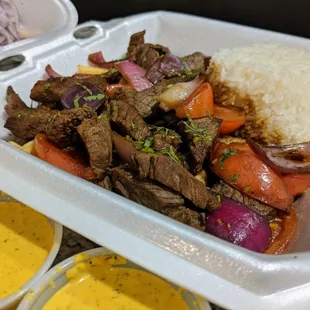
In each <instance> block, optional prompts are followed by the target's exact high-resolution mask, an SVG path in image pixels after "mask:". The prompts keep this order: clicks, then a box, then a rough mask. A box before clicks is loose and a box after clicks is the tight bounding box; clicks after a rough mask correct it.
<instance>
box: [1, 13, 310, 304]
mask: <svg viewBox="0 0 310 310" xmlns="http://www.w3.org/2000/svg"><path fill="white" fill-rule="evenodd" d="M84 27H91V28H89V29H92V30H95V31H92V34H93V35H92V36H91V37H89V38H85V39H74V37H73V36H72V35H67V36H65V37H60V38H57V39H55V40H53V41H52V42H50V43H49V44H46V45H41V46H37V47H33V48H31V49H29V50H27V51H25V52H24V53H23V54H24V56H25V57H26V62H24V63H23V64H22V65H21V66H19V67H18V68H16V69H14V70H12V71H7V72H4V73H3V74H2V73H1V75H0V92H1V95H0V107H1V111H3V105H4V102H5V101H4V93H5V89H6V87H7V86H8V85H11V84H12V85H14V87H15V90H16V91H17V92H18V93H19V94H20V95H21V97H22V99H24V100H25V101H26V102H27V103H29V104H30V100H29V92H30V89H31V87H32V86H33V84H34V83H35V82H36V81H37V80H38V79H39V78H41V77H42V76H43V73H44V67H45V66H46V65H47V64H49V63H50V64H51V65H52V66H53V68H54V69H55V70H56V71H59V72H60V73H62V74H68V75H69V74H70V75H71V74H72V73H74V72H75V71H76V68H77V64H80V63H81V64H86V60H87V55H88V54H89V53H91V52H95V51H97V50H103V52H104V56H105V58H106V59H107V60H110V59H115V58H117V57H119V56H122V55H123V53H124V52H125V51H126V47H127V44H128V40H129V37H130V35H131V34H132V33H134V32H136V31H139V30H142V29H147V35H146V40H147V41H148V42H156V43H160V44H163V45H167V46H169V47H170V49H171V50H172V52H173V53H176V54H178V55H186V54H189V53H191V52H194V51H202V52H204V53H205V54H207V55H211V54H212V53H214V52H215V51H216V50H217V49H218V48H220V47H233V46H237V45H243V44H248V43H252V42H257V41H260V42H262V41H264V42H273V43H275V42H276V43H281V42H282V43H285V44H287V45H290V46H303V47H307V46H309V41H308V40H306V39H302V38H298V37H292V36H288V35H282V34H277V33H273V32H267V31H263V30H258V29H252V28H248V27H243V26H237V25H233V24H229V23H223V22H218V21H213V20H209V19H204V18H199V17H193V16H189V15H184V14H177V13H170V12H153V13H147V14H142V15H136V16H132V17H128V18H125V19H117V20H112V21H110V22H107V23H100V22H89V23H86V24H83V25H80V26H79V28H84ZM1 113H2V114H1V116H2V117H1V119H0V128H1V129H0V136H1V138H8V133H7V132H6V131H5V130H4V129H3V124H4V119H5V115H4V112H1ZM0 169H1V177H0V188H1V189H2V190H4V191H5V192H7V193H8V194H10V195H12V196H14V197H15V198H17V199H19V200H21V201H22V202H24V203H26V204H28V205H31V206H32V207H33V208H35V209H36V210H38V211H40V212H42V213H44V214H46V215H47V216H49V217H50V218H52V219H55V220H57V221H59V222H60V223H62V224H63V225H65V226H67V227H69V228H71V229H73V230H75V231H77V232H78V233H80V234H82V235H84V236H86V237H87V238H89V239H91V240H92V241H94V242H96V243H97V244H100V245H103V246H105V247H107V248H109V249H110V250H112V251H115V252H116V253H119V254H120V255H123V256H125V257H127V258H128V259H129V260H132V261H134V262H135V263H137V264H139V265H141V266H142V267H145V268H147V269H149V270H150V271H153V272H155V273H157V274H159V275H160V276H162V277H164V278H167V279H168V280H170V281H172V282H174V283H176V284H178V285H180V286H183V287H185V288H186V289H188V290H190V291H193V292H195V293H197V294H200V295H201V296H203V297H206V298H207V299H208V300H210V301H213V302H215V303H217V304H219V305H221V306H223V307H226V308H229V309H238V310H239V309H250V308H251V309H292V308H294V309H309V306H310V294H309V290H310V266H309V261H310V253H309V252H306V251H307V250H310V243H309V240H307V239H305V237H304V236H306V235H309V236H310V233H308V231H306V226H303V227H302V231H300V234H299V237H298V242H297V247H296V248H298V250H299V251H301V250H303V251H305V252H304V253H298V254H296V253H292V254H287V255H282V256H266V255H262V254H256V253H252V252H249V251H247V250H245V249H242V248H238V247H236V246H234V245H232V244H229V243H227V242H225V241H222V240H220V239H218V238H215V237H213V236H211V235H208V234H205V233H202V232H200V231H197V230H195V229H193V228H190V227H187V226H185V225H183V224H181V223H178V222H175V221H173V220H171V219H169V218H167V217H165V216H163V215H161V214H158V213H156V212H154V211H152V210H149V209H146V208H144V207H142V206H140V205H138V204H136V203H134V202H131V201H129V200H127V199H125V198H123V197H120V196H118V195H116V194H114V193H111V192H108V191H106V190H104V189H102V188H99V187H97V186H96V185H93V184H91V183H88V182H86V181H84V180H82V179H79V178H77V177H75V176H71V175H69V174H67V173H65V172H64V171H61V170H59V169H57V168H55V167H52V166H50V165H49V164H47V163H44V162H42V161H40V160H38V159H37V158H35V157H33V156H31V155H28V154H26V153H23V152H22V151H20V150H19V149H16V148H14V147H12V146H10V145H8V144H7V143H6V142H3V141H0ZM307 210H309V208H308V209H307ZM307 210H306V212H307ZM308 213H310V211H308ZM304 216H305V218H306V217H307V216H310V214H308V215H307V214H306V213H305V214H304Z"/></svg>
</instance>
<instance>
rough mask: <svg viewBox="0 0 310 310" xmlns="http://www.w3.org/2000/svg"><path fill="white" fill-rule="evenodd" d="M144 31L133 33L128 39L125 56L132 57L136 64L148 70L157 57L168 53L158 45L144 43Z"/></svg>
mask: <svg viewBox="0 0 310 310" xmlns="http://www.w3.org/2000/svg"><path fill="white" fill-rule="evenodd" d="M144 35H145V30H144V31H140V32H137V33H134V34H133V35H132V36H131V37H130V41H129V47H128V50H127V55H128V56H132V55H134V60H135V61H136V63H137V64H138V65H139V66H141V67H143V68H144V69H146V70H148V69H149V68H150V67H151V65H152V64H153V63H154V62H155V61H156V59H157V58H158V57H160V56H161V55H164V54H166V53H169V49H168V48H167V47H165V46H162V45H159V44H150V43H145V42H144Z"/></svg>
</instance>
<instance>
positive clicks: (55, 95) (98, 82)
mask: <svg viewBox="0 0 310 310" xmlns="http://www.w3.org/2000/svg"><path fill="white" fill-rule="evenodd" d="M83 82H88V83H91V84H93V85H94V86H96V87H98V88H99V89H100V90H102V91H103V90H104V87H105V86H106V85H107V84H108V83H107V79H106V76H105V75H93V76H89V77H85V78H78V77H74V76H73V77H66V78H64V77H57V78H50V79H49V80H45V81H38V82H37V83H36V84H35V85H34V87H33V88H32V89H31V93H30V98H31V99H32V100H34V101H37V102H44V103H53V102H60V101H61V97H62V96H63V94H64V93H65V92H66V91H67V90H68V89H69V88H70V87H72V86H74V85H76V83H80V84H83Z"/></svg>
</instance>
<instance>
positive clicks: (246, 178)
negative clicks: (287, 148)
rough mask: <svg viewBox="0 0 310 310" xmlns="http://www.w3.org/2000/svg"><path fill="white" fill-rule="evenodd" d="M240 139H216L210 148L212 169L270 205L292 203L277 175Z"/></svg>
mask: <svg viewBox="0 0 310 310" xmlns="http://www.w3.org/2000/svg"><path fill="white" fill-rule="evenodd" d="M242 141H243V140H241V139H234V138H227V139H220V140H219V141H218V142H217V143H216V145H215V148H214V150H213V152H212V155H211V160H212V169H213V171H214V172H215V173H216V174H217V175H218V176H219V177H220V178H221V179H223V180H225V181H226V182H227V183H228V184H230V185H231V186H233V187H235V188H237V189H239V190H240V191H242V192H243V193H245V194H246V195H248V196H251V197H253V198H255V199H257V200H260V201H262V202H264V203H266V204H268V205H270V206H272V207H274V208H277V209H280V210H284V211H288V210H289V209H290V207H291V205H292V204H293V197H292V196H291V195H290V194H289V192H288V191H287V189H286V186H285V185H284V183H283V181H282V179H281V177H280V176H279V175H278V174H277V173H276V172H274V171H273V170H272V169H271V168H270V167H269V166H267V165H266V164H265V163H264V162H262V161H261V160H260V159H259V158H258V157H257V156H256V154H255V153H254V152H253V151H252V150H251V148H250V147H249V145H248V144H247V143H245V141H244V142H242Z"/></svg>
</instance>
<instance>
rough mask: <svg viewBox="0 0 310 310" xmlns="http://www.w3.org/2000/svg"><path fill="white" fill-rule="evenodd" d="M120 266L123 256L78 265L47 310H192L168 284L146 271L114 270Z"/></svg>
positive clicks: (47, 304) (47, 305)
mask: <svg viewBox="0 0 310 310" xmlns="http://www.w3.org/2000/svg"><path fill="white" fill-rule="evenodd" d="M120 264H124V259H123V258H121V257H119V256H113V257H111V258H107V257H106V256H105V257H104V256H100V257H95V258H93V259H91V260H89V261H88V262H82V263H78V264H77V265H76V266H75V267H73V268H72V269H70V270H68V271H67V273H66V276H67V278H68V279H69V282H68V283H67V284H65V286H63V287H62V288H61V289H60V290H59V291H58V292H57V293H56V294H55V295H54V296H52V297H51V299H50V300H49V301H48V302H47V303H46V304H45V306H44V307H43V310H56V309H57V310H62V309H66V310H77V309H83V310H93V309H106V310H189V308H188V306H187V304H186V302H185V301H184V300H183V299H182V296H181V294H180V293H179V292H177V291H176V290H174V289H173V287H171V285H169V284H168V283H167V282H165V281H164V280H162V279H160V278H158V277H156V276H154V275H152V274H150V273H148V272H145V271H141V270H137V269H133V268H127V267H122V266H113V265H120Z"/></svg>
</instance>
